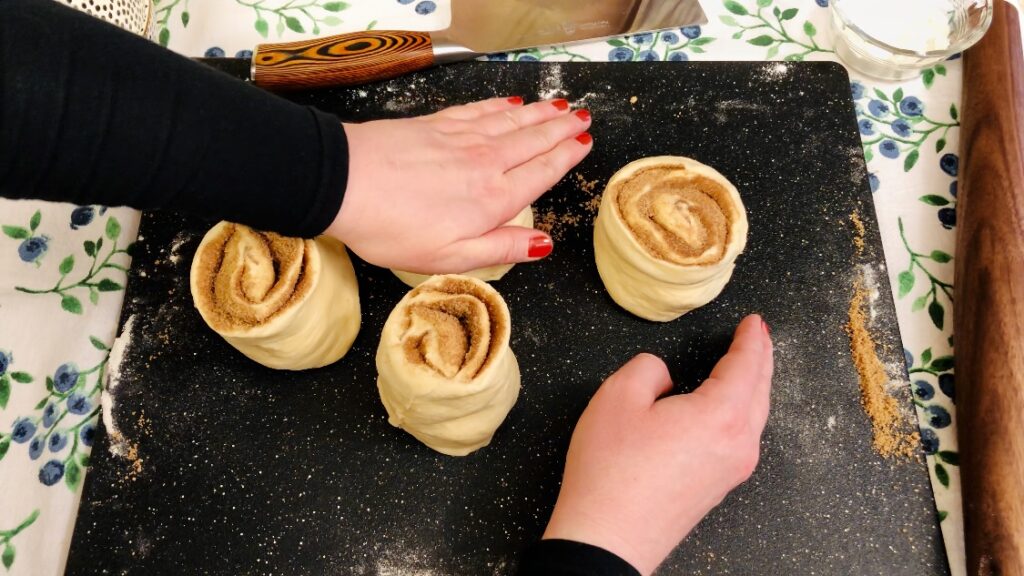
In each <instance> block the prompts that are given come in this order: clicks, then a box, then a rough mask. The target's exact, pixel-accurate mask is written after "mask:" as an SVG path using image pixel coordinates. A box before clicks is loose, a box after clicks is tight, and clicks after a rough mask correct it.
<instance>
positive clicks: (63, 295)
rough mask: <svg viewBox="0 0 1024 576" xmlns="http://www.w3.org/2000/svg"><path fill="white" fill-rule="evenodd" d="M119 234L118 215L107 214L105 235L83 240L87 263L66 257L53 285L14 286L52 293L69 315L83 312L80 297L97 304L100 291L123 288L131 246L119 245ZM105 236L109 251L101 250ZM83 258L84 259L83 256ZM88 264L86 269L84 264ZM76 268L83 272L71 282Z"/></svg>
mask: <svg viewBox="0 0 1024 576" xmlns="http://www.w3.org/2000/svg"><path fill="white" fill-rule="evenodd" d="M120 236H121V224H120V223H119V222H118V221H117V218H115V217H113V216H109V217H108V218H107V224H106V227H105V230H104V236H100V237H99V238H97V239H96V240H86V241H85V242H84V243H83V244H82V250H83V251H84V253H85V256H86V257H87V258H88V259H89V261H88V262H84V263H82V265H80V266H77V267H76V259H75V255H74V254H69V255H68V256H65V257H64V259H63V260H61V261H60V264H59V265H58V266H57V271H58V272H60V278H58V279H57V283H56V284H55V285H54V286H53V287H52V288H26V287H24V286H15V288H14V289H15V290H17V291H19V292H23V293H25V294H55V295H57V296H59V297H60V307H61V308H63V309H64V310H65V311H67V312H70V313H72V314H82V309H83V308H82V306H83V305H82V297H87V298H88V300H89V302H91V303H92V304H93V305H95V304H97V303H99V298H100V293H101V292H117V291H120V290H124V282H125V278H126V276H127V272H128V268H127V266H128V263H127V259H128V257H129V256H130V254H129V252H130V250H131V245H129V246H127V247H125V248H119V247H118V240H119V238H120ZM104 239H106V240H109V241H110V245H109V250H104ZM83 260H84V259H83ZM86 265H88V270H85V269H84V268H85V266H86ZM76 270H79V271H80V272H81V273H82V274H83V275H82V276H81V277H80V278H79V279H78V280H77V281H72V280H69V279H68V276H69V275H71V274H72V272H75V271H76Z"/></svg>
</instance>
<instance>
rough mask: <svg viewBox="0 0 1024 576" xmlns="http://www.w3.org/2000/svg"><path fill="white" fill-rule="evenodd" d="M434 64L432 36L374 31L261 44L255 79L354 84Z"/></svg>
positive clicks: (293, 86) (281, 84)
mask: <svg viewBox="0 0 1024 576" xmlns="http://www.w3.org/2000/svg"><path fill="white" fill-rule="evenodd" d="M433 64H434V50H433V42H431V39H430V34H428V33H426V32H402V31H395V30H374V31H368V32H353V33H351V34H340V35H338V36H329V37H327V38H317V39H315V40H300V41H298V42H286V43H280V44H260V45H259V46H257V47H256V52H255V53H254V54H253V56H252V65H253V78H252V80H253V83H255V84H256V85H257V86H262V87H264V88H267V89H270V90H298V89H303V88H324V87H327V86H356V85H359V84H367V83H369V82H375V81H378V80H387V79H389V78H394V77H396V76H401V75H403V74H407V73H409V72H414V71H416V70H422V69H423V68H429V67H430V66H433Z"/></svg>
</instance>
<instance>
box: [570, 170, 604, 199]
mask: <svg viewBox="0 0 1024 576" xmlns="http://www.w3.org/2000/svg"><path fill="white" fill-rule="evenodd" d="M598 182H600V180H587V179H586V178H585V177H584V176H583V174H580V173H579V172H577V173H576V184H577V185H579V187H580V190H582V191H583V192H586V193H587V194H593V193H594V190H595V189H596V188H597V184H598Z"/></svg>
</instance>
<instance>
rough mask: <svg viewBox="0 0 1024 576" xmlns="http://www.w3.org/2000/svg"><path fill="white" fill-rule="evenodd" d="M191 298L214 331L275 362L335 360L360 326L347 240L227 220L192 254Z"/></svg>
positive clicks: (280, 365) (313, 364) (282, 365)
mask: <svg viewBox="0 0 1024 576" xmlns="http://www.w3.org/2000/svg"><path fill="white" fill-rule="evenodd" d="M190 284H191V288H192V299H193V302H194V303H195V306H196V308H197V309H198V310H199V313H200V314H201V315H202V317H203V320H205V321H206V323H207V325H209V326H210V327H211V328H212V329H213V330H214V331H215V332H217V333H218V334H220V335H221V336H222V337H223V338H224V339H225V340H227V341H228V343H229V344H231V345H232V346H234V347H235V348H237V349H238V351H239V352H241V353H242V354H245V355H246V356H248V357H249V358H251V359H253V360H255V361H256V362H259V363H260V364H263V365H264V366H267V367H269V368H277V369H285V370H304V369H307V368H318V367H320V366H326V365H328V364H331V363H334V362H336V361H337V360H338V359H340V358H341V357H342V356H344V355H345V353H346V352H348V350H349V348H350V347H351V346H352V342H353V341H354V340H355V338H356V334H358V333H359V324H360V311H359V286H358V284H357V282H356V274H355V270H354V269H353V268H352V262H351V260H349V257H348V253H347V252H346V251H345V246H344V244H342V243H341V242H339V241H338V240H335V239H334V238H331V237H327V236H320V237H317V238H316V239H314V240H303V239H301V238H287V237H284V236H280V235H278V234H274V233H272V232H257V231H255V230H253V229H251V228H248V227H246V226H242V225H240V224H231V223H228V222H220V223H219V224H217V225H216V226H214V227H213V228H212V229H210V231H209V232H207V234H206V236H205V237H204V238H203V241H202V242H201V243H200V244H199V248H198V250H197V251H196V255H195V258H193V260H192V270H191V274H190Z"/></svg>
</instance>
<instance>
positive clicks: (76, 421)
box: [0, 337, 109, 491]
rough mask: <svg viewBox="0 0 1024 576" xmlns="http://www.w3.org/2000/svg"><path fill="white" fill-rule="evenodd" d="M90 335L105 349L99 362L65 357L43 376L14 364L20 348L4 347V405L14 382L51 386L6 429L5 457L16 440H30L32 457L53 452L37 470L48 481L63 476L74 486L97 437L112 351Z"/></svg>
mask: <svg viewBox="0 0 1024 576" xmlns="http://www.w3.org/2000/svg"><path fill="white" fill-rule="evenodd" d="M89 341H90V343H91V346H90V349H91V350H93V352H94V353H95V352H96V351H97V350H98V351H100V352H102V355H101V357H100V360H99V362H98V363H96V364H94V365H93V366H91V367H89V368H85V369H81V368H79V367H78V364H77V363H75V362H63V363H61V364H60V365H58V366H56V367H55V368H54V369H53V371H52V372H51V373H50V374H48V375H46V376H45V377H43V378H37V377H35V376H33V375H32V374H29V373H27V372H21V371H17V370H14V368H15V367H16V362H15V360H14V354H12V353H11V352H9V351H6V350H0V409H3V408H4V407H5V406H6V405H7V401H8V399H9V397H10V395H11V394H12V390H11V386H12V382H13V383H14V384H15V385H23V386H24V387H25V388H26V389H28V388H31V387H33V385H34V383H36V382H39V383H45V392H46V396H45V397H44V398H43V399H41V400H40V401H39V402H38V403H37V404H36V406H35V409H34V410H33V411H32V413H31V414H28V415H24V414H23V415H21V416H19V417H18V418H16V419H15V420H14V422H13V423H12V424H11V427H10V429H9V430H3V429H0V461H2V460H3V459H4V457H5V456H7V453H8V451H9V449H10V446H11V444H12V443H13V444H16V445H18V444H20V445H25V446H26V451H27V454H28V457H29V459H30V460H31V461H39V460H40V459H41V457H42V456H43V454H44V453H45V454H49V457H48V458H46V459H45V460H46V461H45V462H43V463H42V465H41V466H40V468H39V470H38V475H37V476H38V479H39V482H41V483H42V484H43V485H45V486H54V485H56V484H57V483H58V482H60V481H61V480H63V481H64V482H63V483H64V485H65V486H66V487H67V488H68V489H70V490H72V491H74V490H76V489H77V488H78V485H79V482H80V479H81V477H82V474H83V472H84V470H85V468H86V466H87V465H88V447H90V446H92V443H93V440H94V438H95V433H96V422H97V419H98V417H99V411H100V405H99V396H100V393H101V391H102V387H103V379H104V375H105V373H106V363H107V358H108V356H109V349H108V347H107V345H106V344H104V343H103V342H101V341H100V340H99V339H98V338H95V337H91V338H90V339H89Z"/></svg>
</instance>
